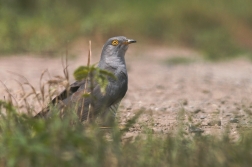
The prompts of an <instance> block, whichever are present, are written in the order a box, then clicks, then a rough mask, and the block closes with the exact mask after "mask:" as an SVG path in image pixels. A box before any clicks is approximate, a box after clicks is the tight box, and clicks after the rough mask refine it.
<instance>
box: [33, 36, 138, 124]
mask: <svg viewBox="0 0 252 167" xmlns="http://www.w3.org/2000/svg"><path fill="white" fill-rule="evenodd" d="M135 42H136V41H135V40H133V39H127V38H126V37H123V36H118V37H113V38H110V39H108V40H107V42H106V43H105V44H104V46H103V49H102V53H101V58H100V61H99V64H98V68H100V69H102V70H107V71H109V72H111V73H113V74H114V76H115V77H116V79H114V78H108V85H107V87H106V91H105V94H103V93H101V91H100V86H99V85H98V84H97V83H95V84H94V85H93V90H89V91H90V92H91V97H94V98H92V99H91V98H84V99H83V98H82V95H83V92H84V88H85V81H86V80H82V81H76V82H74V83H73V84H71V85H70V89H69V91H67V90H64V91H63V92H62V93H61V94H60V95H59V96H57V97H55V98H54V99H53V100H52V102H51V103H52V104H53V105H58V104H59V103H63V104H64V106H67V107H73V106H75V109H76V111H77V113H78V115H79V116H81V120H82V121H84V120H86V119H87V117H88V110H89V106H90V104H91V106H92V107H91V113H92V115H94V116H97V115H98V114H99V115H101V116H102V117H103V118H104V119H105V118H107V117H108V118H111V117H113V118H114V116H115V114H116V111H117V109H118V106H119V104H120V101H121V100H122V98H123V97H124V96H125V94H126V92H127V89H128V74H127V68H126V63H125V58H124V56H125V53H126V51H127V49H128V45H129V44H130V43H135ZM87 84H88V85H87V86H88V87H90V82H88V83H87ZM83 102H84V103H83ZM81 112H82V114H81ZM49 113H50V111H49V108H47V109H46V110H43V111H41V112H39V113H38V114H37V115H36V116H35V117H47V116H48V115H49Z"/></svg>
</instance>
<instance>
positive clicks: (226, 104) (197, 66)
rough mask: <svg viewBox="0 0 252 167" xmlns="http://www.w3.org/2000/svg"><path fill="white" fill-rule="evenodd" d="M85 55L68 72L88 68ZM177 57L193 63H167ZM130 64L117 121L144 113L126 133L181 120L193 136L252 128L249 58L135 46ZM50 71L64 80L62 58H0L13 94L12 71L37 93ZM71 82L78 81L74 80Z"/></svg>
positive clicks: (166, 128)
mask: <svg viewBox="0 0 252 167" xmlns="http://www.w3.org/2000/svg"><path fill="white" fill-rule="evenodd" d="M100 47H101V46H100ZM100 47H99V48H100ZM85 51H86V50H85V49H83V50H82V51H81V50H79V51H77V52H76V51H75V52H74V53H72V54H70V58H69V62H68V64H69V71H70V74H72V73H73V71H74V69H76V68H77V67H79V66H80V65H85V64H86V59H87V58H86V55H87V52H85ZM99 52H100V51H99V50H97V51H94V52H93V60H92V63H95V62H97V61H98V60H99V54H100V53H99ZM71 55H78V56H71ZM174 57H175V58H176V57H183V58H186V59H190V60H192V61H191V62H189V63H183V62H181V63H174V64H172V63H167V60H168V59H169V58H174ZM126 61H127V67H128V75H129V88H128V92H127V95H126V97H125V98H124V99H123V101H122V102H121V106H120V109H119V112H118V121H119V123H120V124H122V125H123V124H125V122H126V121H127V120H128V119H130V118H132V117H133V116H134V115H135V114H136V113H137V112H138V111H139V110H143V113H142V115H141V116H140V118H139V120H138V122H137V123H136V124H135V125H134V126H133V128H131V129H130V132H129V133H128V135H137V134H139V133H140V132H143V131H144V129H145V127H149V128H151V129H152V131H153V132H154V133H162V134H163V133H164V134H165V133H169V132H170V131H173V130H176V128H177V127H178V124H179V123H181V122H182V124H184V127H185V129H186V130H187V131H188V132H189V133H190V132H191V133H196V132H202V133H203V134H215V133H220V132H222V131H224V130H225V129H226V128H225V127H227V126H228V127H230V134H231V135H234V136H235V135H236V133H237V129H241V128H243V129H250V128H251V124H252V119H251V114H252V98H251V93H252V76H251V74H252V63H251V62H250V61H248V60H247V59H243V58H240V59H235V60H234V59H233V60H230V61H225V62H208V61H204V60H202V59H201V58H200V56H199V55H198V54H197V53H195V52H193V51H190V50H186V49H179V48H175V49H171V48H165V47H160V48H159V47H155V48H153V47H152V49H150V47H139V48H137V45H134V46H133V45H132V46H131V48H130V49H129V51H128V53H127V54H126ZM46 69H48V71H49V72H50V75H51V76H56V75H61V76H63V70H62V63H61V58H60V57H54V58H51V57H48V56H47V57H41V56H40V57H38V56H34V55H22V56H20V55H16V56H15V55H12V56H8V57H0V80H1V81H2V82H3V83H4V84H5V85H6V86H7V87H8V88H9V89H11V91H12V92H13V94H15V93H18V91H20V87H19V86H18V84H17V82H16V81H15V80H18V81H19V82H21V83H23V82H24V80H23V79H22V78H21V77H18V76H16V75H13V74H11V73H10V72H9V71H11V72H14V73H18V74H20V75H23V76H25V77H26V78H27V79H28V81H29V82H30V83H31V84H33V85H34V86H35V88H36V89H37V90H38V89H39V80H40V75H41V73H42V72H43V71H44V70H46ZM45 79H49V77H48V78H45ZM70 80H71V81H74V80H73V77H72V76H71V77H70ZM0 93H1V96H0V99H4V98H6V92H5V88H4V86H2V85H1V86H0Z"/></svg>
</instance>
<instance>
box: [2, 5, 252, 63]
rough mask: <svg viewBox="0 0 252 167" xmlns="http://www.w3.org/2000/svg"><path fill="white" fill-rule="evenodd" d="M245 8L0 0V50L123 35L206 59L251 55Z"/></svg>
mask: <svg viewBox="0 0 252 167" xmlns="http://www.w3.org/2000/svg"><path fill="white" fill-rule="evenodd" d="M251 6H252V1H251V0H240V1H235V0H211V1H208V0H207V1H200V0H168V1H167V0H157V1H151V0H139V1H133V0H128V1H122V0H119V1H112V0H107V1H102V0H94V1H86V0H85V1H81V0H73V1H67V0H55V1H50V0H40V1H39V0H11V1H1V2H0V18H1V19H0V53H2V54H6V53H13V52H55V51H57V50H59V49H62V48H64V47H65V46H66V44H67V43H69V42H70V43H71V42H72V41H73V40H74V39H76V38H78V37H84V38H85V37H86V38H91V39H95V40H96V41H104V39H107V38H108V37H111V36H116V35H125V36H128V37H132V38H136V39H138V41H139V42H140V43H147V42H150V43H151V44H155V45H159V44H169V45H177V46H183V47H190V48H193V49H196V50H199V51H200V52H202V53H203V55H204V56H205V57H206V58H209V59H222V58H230V57H234V56H238V55H243V54H245V55H249V56H251V51H252V21H251V20H252V10H251ZM144 41H145V42H144Z"/></svg>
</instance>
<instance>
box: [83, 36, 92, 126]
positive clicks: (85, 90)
mask: <svg viewBox="0 0 252 167" xmlns="http://www.w3.org/2000/svg"><path fill="white" fill-rule="evenodd" d="M91 54H92V52H91V41H89V49H88V61H87V67H90V61H91ZM88 76H89V75H88ZM87 85H88V77H87V78H86V81H85V86H84V91H83V94H86V93H87ZM84 107H85V98H83V101H82V104H81V117H80V120H81V121H82V116H83V111H84ZM90 110H91V103H90V104H89V106H88V115H87V121H88V122H89V115H90Z"/></svg>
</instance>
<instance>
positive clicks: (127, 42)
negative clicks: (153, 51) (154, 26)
mask: <svg viewBox="0 0 252 167" xmlns="http://www.w3.org/2000/svg"><path fill="white" fill-rule="evenodd" d="M123 43H124V44H125V45H128V44H131V43H136V40H134V39H126V41H124V42H123Z"/></svg>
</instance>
